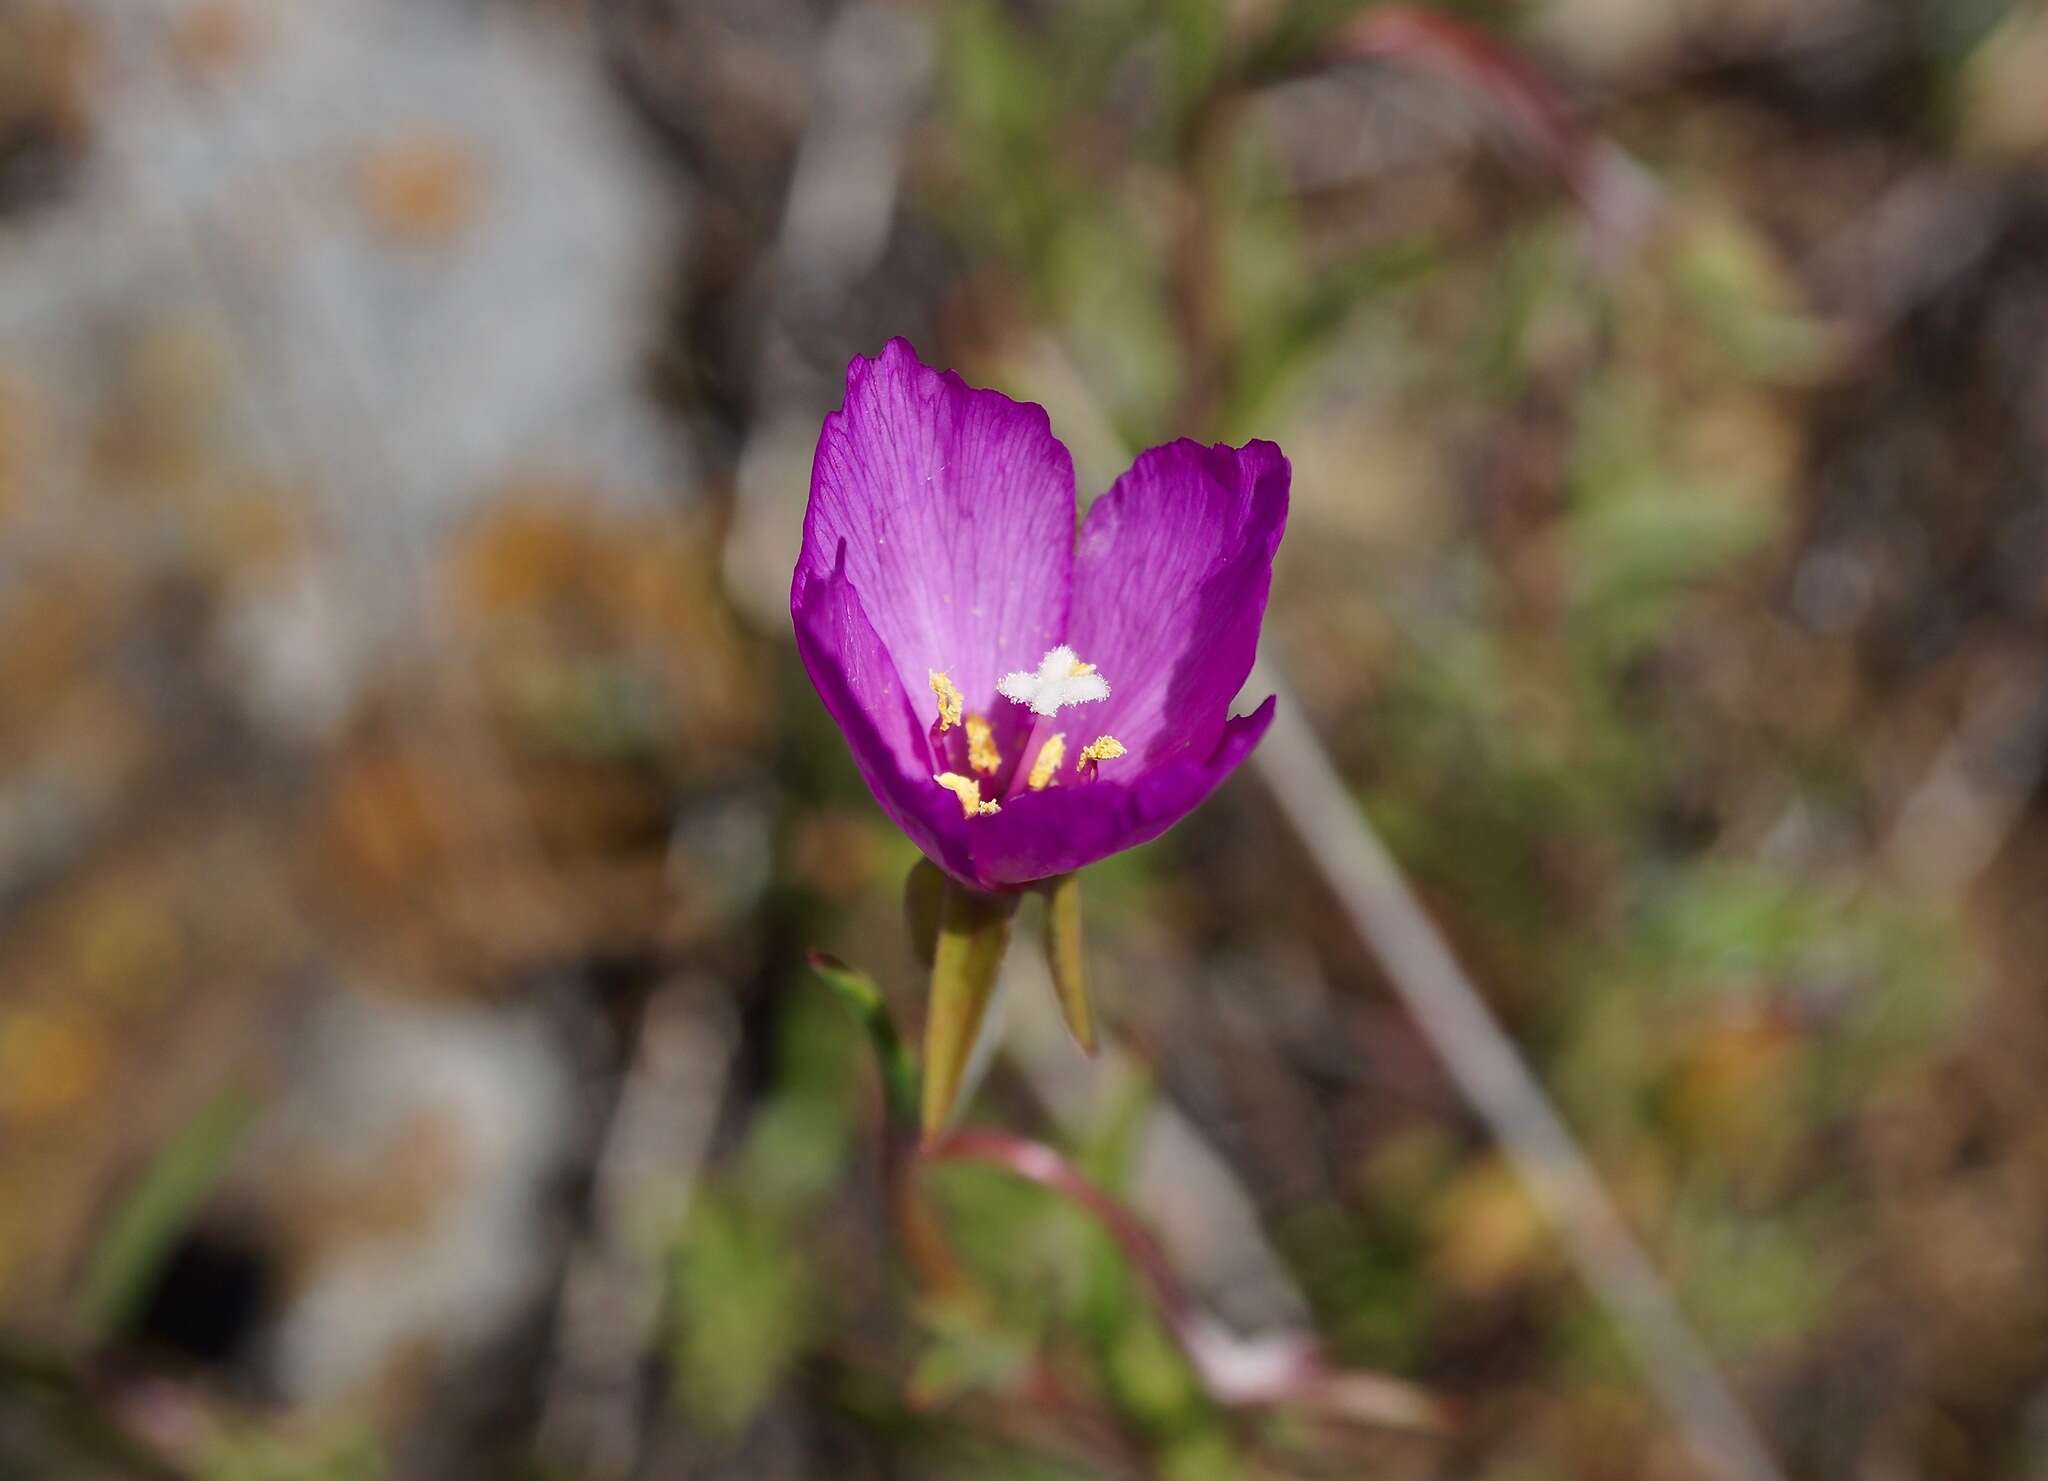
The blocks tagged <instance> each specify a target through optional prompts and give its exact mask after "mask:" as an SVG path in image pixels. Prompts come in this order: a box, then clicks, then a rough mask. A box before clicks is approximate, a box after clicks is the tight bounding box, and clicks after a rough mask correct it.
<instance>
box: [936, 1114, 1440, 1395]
mask: <svg viewBox="0 0 2048 1481" xmlns="http://www.w3.org/2000/svg"><path fill="white" fill-rule="evenodd" d="M919 1160H920V1162H922V1163H924V1164H934V1163H940V1162H976V1163H981V1164H982V1165H984V1166H988V1167H997V1168H1001V1169H1002V1170H1003V1171H1005V1172H1008V1173H1011V1174H1013V1175H1015V1176H1017V1177H1020V1178H1023V1179H1025V1180H1026V1181H1028V1182H1033V1183H1036V1184H1038V1185H1039V1186H1040V1187H1042V1188H1045V1189H1047V1190H1049V1191H1051V1192H1053V1193H1057V1194H1058V1195H1059V1196H1060V1197H1062V1198H1064V1199H1066V1200H1067V1201H1068V1202H1069V1203H1072V1204H1074V1205H1075V1206H1076V1207H1078V1208H1081V1209H1083V1210H1084V1211H1086V1212H1087V1213H1088V1214H1090V1215H1091V1216H1092V1217H1093V1218H1094V1219H1095V1220H1096V1221H1097V1222H1098V1223H1100V1224H1101V1225H1102V1227H1103V1229H1104V1230H1105V1231H1107V1233H1108V1234H1109V1236H1110V1238H1111V1239H1113V1240H1114V1241H1115V1242H1116V1244H1117V1247H1118V1248H1119V1249H1120V1250H1122V1251H1123V1253H1124V1255H1125V1257H1126V1258H1127V1259H1129V1260H1130V1262H1131V1264H1132V1265H1133V1266H1134V1267H1136V1269H1137V1271H1138V1273H1139V1275H1140V1276H1141V1277H1143V1279H1144V1282H1145V1285H1146V1288H1147V1289H1148V1291H1149V1292H1150V1294H1151V1297H1152V1302H1153V1305H1154V1307H1155V1308H1156V1309H1157V1310H1158V1312H1159V1316H1160V1319H1161V1320H1162V1321H1163V1322H1164V1323H1165V1324H1166V1328H1167V1330H1168V1332H1170V1333H1171V1334H1172V1336H1173V1339H1174V1341H1175V1342H1176V1343H1178V1344H1179V1346H1180V1349H1181V1351H1182V1352H1183V1353H1184V1354H1185V1355H1186V1357H1187V1360H1188V1363H1189V1365H1190V1366H1191V1367H1192V1368H1193V1369H1194V1370H1195V1374H1196V1376H1197V1377H1198V1378H1200V1380H1201V1382H1202V1385H1203V1387H1204V1388H1205V1389H1206V1390H1207V1391H1208V1393H1209V1395H1210V1397H1211V1398H1212V1399H1214V1400H1215V1401H1216V1402H1217V1403H1220V1404H1225V1405H1229V1406H1232V1407H1248V1406H1252V1405H1261V1404H1291V1405H1295V1406H1298V1407H1301V1408H1305V1409H1313V1410H1316V1411H1318V1412H1320V1413H1323V1414H1326V1415H1330V1416H1333V1417H1338V1418H1346V1419H1353V1420H1358V1421H1361V1422H1364V1423H1368V1424H1380V1425H1389V1426H1392V1427H1395V1428H1399V1429H1409V1430H1421V1431H1426V1432H1430V1433H1442V1432H1443V1431H1445V1430H1448V1429H1450V1428H1451V1427H1452V1425H1453V1423H1454V1417H1453V1414H1452V1411H1451V1408H1450V1406H1449V1405H1447V1404H1445V1403H1444V1402H1443V1401H1441V1400H1439V1399H1437V1398H1436V1397H1435V1396H1434V1395H1431V1394H1428V1393H1426V1392H1424V1391H1423V1390H1421V1389H1418V1388H1416V1387H1414V1386H1413V1385H1411V1384H1407V1383H1403V1382H1401V1381H1400V1380H1399V1379H1394V1378H1387V1377H1383V1376H1381V1375H1379V1374H1376V1373H1363V1372H1355V1371H1348V1370H1343V1369H1334V1368H1330V1367H1327V1366H1325V1365H1324V1363H1323V1361H1322V1358H1321V1356H1320V1354H1319V1353H1318V1352H1317V1350H1316V1345H1315V1343H1314V1341H1313V1340H1312V1339H1311V1338H1309V1337H1308V1336H1307V1335H1306V1334H1303V1333H1296V1332H1287V1333H1281V1334H1278V1335H1276V1336H1270V1337H1265V1338H1259V1339H1253V1340H1246V1339H1243V1338H1240V1337H1238V1336H1236V1335H1235V1334H1233V1333H1231V1332H1230V1331H1228V1330H1226V1329H1225V1328H1224V1327H1223V1326H1222V1325H1221V1324H1220V1323H1218V1322H1216V1321H1215V1320H1213V1319H1212V1318H1210V1317H1209V1316H1207V1315H1206V1314H1204V1313H1202V1312H1201V1311H1200V1310H1198V1309H1197V1308H1196V1306H1195V1305H1194V1303H1193V1302H1192V1301H1190V1300H1189V1299H1188V1296H1187V1293H1186V1291H1184V1290H1183V1289H1182V1287H1181V1284H1180V1281H1179V1279H1178V1278H1177V1277H1176V1276H1175V1275H1174V1273H1173V1267H1172V1266H1171V1265H1170V1264H1169V1263H1168V1261H1167V1259H1166V1253H1165V1251H1164V1250H1162V1249H1161V1248H1160V1247H1159V1243H1158V1241H1157V1240H1155V1239H1154V1238H1153V1237H1152V1234H1151V1231H1149V1230H1148V1229H1146V1228H1145V1226H1144V1225H1143V1224H1142V1223H1140V1222H1139V1221H1138V1218H1137V1216H1136V1215H1135V1214H1133V1213H1132V1212H1131V1211H1130V1210H1129V1209H1128V1208H1126V1207H1124V1205H1123V1204H1121V1203H1119V1202H1117V1200H1116V1199H1114V1198H1112V1197H1111V1196H1110V1195H1109V1194H1108V1193H1106V1192H1104V1191H1103V1190H1102V1189H1101V1188H1099V1187H1097V1186H1096V1185H1095V1184H1094V1183H1092V1182H1090V1181H1089V1180H1088V1179H1087V1178H1086V1177H1084V1176H1083V1175H1082V1173H1081V1171H1080V1169H1078V1168H1076V1167H1075V1166H1074V1165H1073V1164H1072V1163H1071V1162H1069V1161H1068V1160H1067V1159H1066V1158H1064V1157H1062V1156H1061V1155H1060V1154H1059V1153H1058V1152H1055V1151H1054V1150H1053V1149H1052V1148H1050V1147H1048V1146H1046V1145H1045V1144H1044V1143H1043V1142H1034V1141H1031V1140H1029V1139H1028V1138H1025V1137H1019V1136H1012V1135H1011V1134H1010V1133H1008V1132H1003V1131H989V1130H984V1129H979V1128H969V1129H964V1130H960V1131H955V1132H952V1133H951V1134H949V1135H947V1136H946V1137H945V1138H943V1139H942V1140H940V1141H939V1142H937V1143H936V1144H934V1145H932V1146H930V1147H927V1148H926V1149H925V1150H924V1152H923V1153H922V1155H921V1157H920V1159H919Z"/></svg>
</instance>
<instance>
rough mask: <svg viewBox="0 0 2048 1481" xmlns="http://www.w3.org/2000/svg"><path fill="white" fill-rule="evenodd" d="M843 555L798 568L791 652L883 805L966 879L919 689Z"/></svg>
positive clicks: (967, 868) (952, 808)
mask: <svg viewBox="0 0 2048 1481" xmlns="http://www.w3.org/2000/svg"><path fill="white" fill-rule="evenodd" d="M847 564H848V562H847V561H846V560H845V559H844V558H841V559H839V560H838V561H836V562H835V564H834V567H833V568H832V569H831V570H828V571H826V572H824V573H823V574H817V573H814V572H811V571H808V570H806V569H805V568H803V567H801V566H799V567H798V568H797V575H796V582H795V585H794V586H793V587H792V588H791V590H790V597H789V612H790V618H791V620H792V622H793V623H794V624H795V627H796V647H797V652H798V654H799V655H800V656H801V657H802V658H803V661H804V668H805V670H806V671H807V672H808V673H809V674H810V676H811V683H812V685H813V686H814V687H815V688H816V689H817V691H818V697H819V698H820V699H822V700H823V701H824V703H825V709H826V711H827V713H829V714H830V715H831V716H832V719H833V721H834V723H836V724H837V725H838V726H839V729H840V730H841V732H843V733H844V734H845V736H846V744H847V746H848V748H849V749H850V750H851V751H852V752H853V760H854V764H855V765H856V766H857V767H859V768H860V774H861V779H862V780H863V781H865V782H866V783H867V784H868V790H869V791H870V792H873V793H874V794H875V801H877V802H879V803H880V804H881V805H882V811H884V812H886V813H887V814H888V815H889V817H890V819H891V820H892V821H893V822H894V823H895V824H896V826H897V827H899V828H901V829H902V830H903V831H904V832H905V833H906V834H908V835H909V837H910V841H911V842H912V843H914V844H916V845H917V846H918V847H919V848H920V849H922V850H923V851H924V853H925V855H926V856H927V857H928V858H930V859H931V860H932V861H933V862H934V863H936V864H938V865H939V866H940V867H941V868H943V869H945V870H946V871H947V872H948V873H950V874H952V875H954V876H955V877H956V878H958V879H961V880H964V881H972V879H973V863H972V861H971V860H969V858H968V857H967V851H966V848H965V838H964V836H963V828H962V823H963V819H962V818H961V815H960V804H959V800H958V799H957V798H955V797H954V796H953V794H952V793H950V792H947V791H945V790H944V789H943V788H941V787H938V786H936V785H934V784H933V782H932V779H931V765H930V762H929V759H928V758H929V755H930V752H929V748H928V747H927V745H926V742H925V732H926V730H927V728H928V726H929V724H930V722H929V721H928V720H927V719H926V718H925V717H923V716H922V715H920V714H919V712H918V710H917V709H916V707H915V706H914V704H913V702H912V695H913V694H915V693H917V691H915V690H910V689H908V688H907V687H906V686H905V684H904V682H903V677H902V675H901V674H900V673H898V672H897V668H896V663H895V660H894V658H893V657H892V656H891V655H890V653H889V651H888V649H887V648H886V647H885V646H884V645H883V643H882V640H881V637H880V635H879V634H878V633H877V631H876V629H875V626H874V624H873V623H872V622H871V621H870V620H869V618H868V614H867V611H866V609H865V606H864V604H863V603H862V601H861V599H860V594H859V593H858V592H857V591H855V590H854V588H853V584H852V583H851V581H849V580H848V578H847V575H846V567H847ZM973 821H974V822H976V823H984V822H991V821H994V820H993V819H992V818H990V819H983V818H976V819H974V820H973Z"/></svg>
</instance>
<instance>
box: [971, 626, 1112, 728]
mask: <svg viewBox="0 0 2048 1481" xmlns="http://www.w3.org/2000/svg"><path fill="white" fill-rule="evenodd" d="M996 693H998V694H1000V695H1002V697H1003V698H1004V699H1007V700H1012V701H1014V702H1016V703H1017V704H1020V705H1025V706H1027V707H1029V709H1030V710H1031V713H1032V714H1034V715H1048V716H1049V715H1057V714H1058V713H1059V712H1060V711H1061V710H1062V709H1064V708H1066V707H1067V706H1068V705H1078V704H1088V703H1090V702H1092V701H1094V700H1098V699H1108V698H1109V680H1107V679H1105V678H1103V677H1102V675H1100V674H1098V673H1096V672H1095V665H1094V664H1092V663H1083V662H1081V660H1080V659H1079V658H1078V657H1077V656H1076V655H1075V653H1074V650H1073V649H1072V648H1069V647H1068V646H1067V645H1066V644H1065V643H1062V644H1060V645H1059V647H1057V648H1055V649H1053V650H1052V651H1051V652H1050V653H1048V654H1046V655H1045V657H1043V658H1041V659H1040V660H1039V661H1038V672H1036V673H1031V672H1028V671H1026V670H1024V669H1018V670H1017V671H1016V672H1015V673H1009V674H1004V675H1003V677H1002V678H1001V679H1000V680H998V681H997V683H996Z"/></svg>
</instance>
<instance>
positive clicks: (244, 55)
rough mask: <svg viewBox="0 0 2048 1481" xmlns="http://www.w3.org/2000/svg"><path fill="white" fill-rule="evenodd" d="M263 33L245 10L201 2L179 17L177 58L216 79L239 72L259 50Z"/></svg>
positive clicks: (221, 1)
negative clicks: (178, 55)
mask: <svg viewBox="0 0 2048 1481" xmlns="http://www.w3.org/2000/svg"><path fill="white" fill-rule="evenodd" d="M263 31H264V27H263V26H262V25H261V24H260V23H259V21H258V19H257V17H256V16H255V15H254V14H253V13H252V11H251V9H250V7H249V6H247V5H240V4H234V3H232V0H202V3H200V4H197V5H193V6H190V7H188V8H186V9H185V10H184V11H182V12H181V13H180V14H179V16H178V18H177V22H176V30H175V32H174V36H175V39H176V42H177V47H178V52H179V54H180V55H181V56H183V57H184V58H185V59H186V60H187V61H189V62H191V63H192V64H193V65H195V66H197V67H200V68H203V69H204V70H205V71H207V72H210V73H213V74H215V75H217V76H219V75H225V74H227V73H231V72H236V71H239V70H240V69H241V68H242V67H243V66H244V65H246V64H247V63H248V62H249V61H251V60H252V59H253V58H254V57H255V56H256V55H257V54H258V52H260V51H261V50H262V43H263V41H264V39H265V38H264V35H263Z"/></svg>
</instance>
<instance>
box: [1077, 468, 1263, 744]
mask: <svg viewBox="0 0 2048 1481" xmlns="http://www.w3.org/2000/svg"><path fill="white" fill-rule="evenodd" d="M1287 485H1288V466H1287V459H1286V458H1285V457H1283V456H1282V455H1281V452H1280V449H1279V448H1277V447H1275V446H1274V445H1273V444H1272V443H1270V442H1251V443H1247V444H1246V445H1245V446H1243V447H1241V448H1233V447H1226V446H1222V445H1218V446H1216V447H1204V446H1202V445H1201V444H1200V443H1197V442H1191V441H1188V440H1186V439H1183V440H1181V441H1179V442H1172V443H1168V444H1167V445H1166V446H1164V447H1155V448H1153V449H1151V450H1150V451H1149V452H1144V453H1140V454H1139V455H1138V459H1137V461H1136V462H1134V463H1133V464H1132V465H1131V469H1130V471H1129V472H1128V473H1126V474H1124V476H1123V477H1122V478H1119V479H1118V480H1117V481H1116V484H1115V486H1114V487H1112V488H1111V489H1110V491H1109V492H1108V493H1106V494H1104V495H1103V496H1102V497H1101V498H1100V499H1098V500H1097V501H1096V502H1095V505H1094V507H1093V508H1092V509H1090V510H1089V511H1088V518H1087V521H1086V523H1084V524H1083V525H1082V527H1081V540H1080V551H1079V554H1078V555H1077V556H1076V558H1075V563H1074V608H1073V621H1072V623H1071V624H1070V628H1069V631H1070V634H1071V636H1070V639H1069V641H1070V642H1071V643H1072V644H1073V646H1074V648H1075V650H1076V651H1077V652H1078V653H1079V654H1080V655H1081V657H1082V658H1084V659H1086V660H1087V661H1088V662H1090V663H1093V664H1094V665H1095V666H1096V667H1097V668H1098V669H1100V670H1101V672H1102V673H1103V675H1104V676H1105V677H1106V678H1107V679H1108V680H1109V684H1110V694H1109V698H1108V699H1106V700H1104V701H1102V702H1101V703H1100V704H1092V705H1088V706H1085V707H1084V708H1082V709H1080V710H1076V711H1075V712H1074V715H1073V716H1072V719H1073V720H1074V721H1075V722H1076V724H1075V725H1071V726H1068V727H1067V728H1068V729H1069V730H1070V731H1071V732H1074V733H1075V734H1076V735H1077V736H1078V739H1077V740H1076V744H1085V743H1086V742H1087V741H1088V740H1090V739H1092V738H1093V737H1095V736H1097V735H1102V734H1108V735H1113V736H1115V737H1116V738H1117V739H1118V740H1120V741H1122V742H1123V743H1124V745H1125V746H1127V747H1129V748H1130V751H1131V757H1130V759H1129V761H1126V762H1120V763H1113V764H1117V765H1132V764H1136V763H1142V764H1143V765H1145V766H1146V767H1147V768H1148V769H1150V768H1153V767H1157V766H1159V765H1161V764H1162V763H1164V762H1166V761H1167V760H1169V759H1171V758H1174V757H1177V756H1188V755H1192V756H1207V755H1208V754H1209V753H1210V752H1211V751H1213V750H1215V749H1216V746H1217V738H1218V736H1219V735H1220V734H1221V733H1222V730H1223V724H1224V720H1225V719H1226V718H1227V716H1228V715H1229V712H1230V703H1231V701H1232V700H1233V699H1235V698H1236V697H1237V692H1238V690H1240V689H1241V688H1243V687H1244V681H1245V676H1246V675H1247V674H1248V673H1250V672H1251V666H1252V659H1253V657H1254V656H1255V655H1256V653H1257V649H1258V642H1259V622H1260V619H1261V618H1263V617H1264V615H1265V611H1266V594H1267V591H1268V589H1269V588H1270V587H1271V585H1272V578H1273V552H1274V550H1275V549H1277V548H1278V546H1279V544H1280V536H1281V533H1282V531H1283V530H1285V528H1286V525H1287ZM1061 718H1062V719H1067V718H1068V717H1067V716H1062V717H1061Z"/></svg>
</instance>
